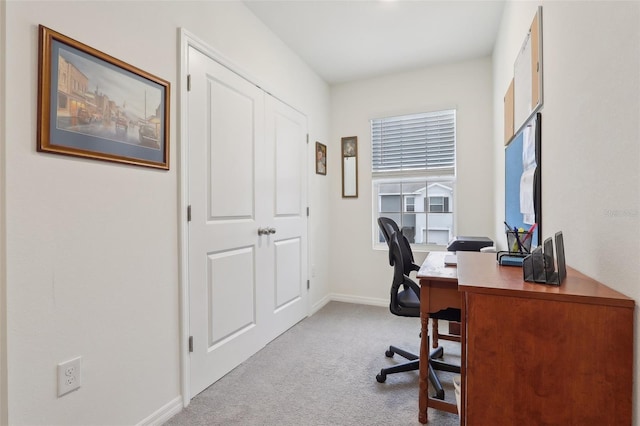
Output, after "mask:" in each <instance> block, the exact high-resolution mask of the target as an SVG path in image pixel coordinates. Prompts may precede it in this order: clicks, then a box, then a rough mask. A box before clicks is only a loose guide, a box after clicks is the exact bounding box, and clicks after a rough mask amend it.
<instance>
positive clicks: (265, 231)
mask: <svg viewBox="0 0 640 426" xmlns="http://www.w3.org/2000/svg"><path fill="white" fill-rule="evenodd" d="M268 234H269V228H258V235H268Z"/></svg>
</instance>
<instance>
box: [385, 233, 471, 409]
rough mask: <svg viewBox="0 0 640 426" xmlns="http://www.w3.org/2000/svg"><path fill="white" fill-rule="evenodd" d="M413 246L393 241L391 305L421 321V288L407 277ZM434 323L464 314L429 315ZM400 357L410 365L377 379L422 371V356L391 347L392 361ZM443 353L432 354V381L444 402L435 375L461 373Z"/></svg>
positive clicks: (454, 311)
mask: <svg viewBox="0 0 640 426" xmlns="http://www.w3.org/2000/svg"><path fill="white" fill-rule="evenodd" d="M407 247H409V242H408V241H407V240H406V238H405V237H404V236H403V235H402V234H401V233H399V232H396V233H394V234H393V235H392V236H391V238H390V240H389V252H390V259H391V260H392V265H393V267H394V268H393V270H394V274H393V282H392V284H391V303H390V304H389V310H390V311H391V313H393V314H395V315H398V316H404V317H416V318H420V287H419V286H418V285H417V284H416V283H415V282H414V281H413V280H412V279H411V278H409V277H408V276H407V275H405V274H404V270H405V265H404V263H405V262H409V261H410V258H409V256H408V255H406V250H407ZM429 316H430V317H431V318H432V319H433V320H434V321H437V320H440V319H443V320H445V319H446V320H449V321H460V310H459V309H453V308H448V309H444V310H442V311H439V312H435V313H432V314H430V315H429ZM394 354H398V355H400V356H402V357H403V358H405V359H407V360H408V362H406V363H403V364H398V365H394V366H392V367H388V368H383V369H382V370H380V373H379V374H378V375H376V380H377V381H378V382H379V383H383V382H385V381H386V379H387V375H388V374H394V373H401V372H406V371H414V370H418V369H419V368H420V359H419V356H418V355H416V354H413V353H411V352H408V351H405V350H403V349H400V348H398V347H395V346H389V349H388V350H387V351H386V352H385V355H386V356H388V357H392V356H393V355H394ZM442 356H443V349H442V347H438V348H436V349H434V350H432V351H431V353H430V354H429V380H430V382H431V384H432V385H433V387H434V389H435V395H434V397H435V398H439V399H444V389H443V388H442V384H441V383H440V380H439V379H438V376H437V375H436V373H435V371H436V370H440V371H449V372H453V373H460V366H456V365H452V364H448V363H445V362H443V361H440V360H439V359H438V358H442Z"/></svg>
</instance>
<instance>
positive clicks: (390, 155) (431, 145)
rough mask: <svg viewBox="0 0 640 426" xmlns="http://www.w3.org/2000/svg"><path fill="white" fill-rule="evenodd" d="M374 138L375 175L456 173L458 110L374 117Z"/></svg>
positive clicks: (373, 158)
mask: <svg viewBox="0 0 640 426" xmlns="http://www.w3.org/2000/svg"><path fill="white" fill-rule="evenodd" d="M371 137H372V148H373V152H372V172H373V173H374V174H377V175H381V174H385V173H388V172H400V173H402V172H417V171H421V172H423V173H424V172H425V171H426V172H427V173H426V174H428V175H432V174H439V175H453V174H454V173H455V152H456V149H455V148H456V147H455V145H456V111H455V110H446V111H437V112H428V113H419V114H411V115H403V116H398V117H387V118H380V119H374V120H371Z"/></svg>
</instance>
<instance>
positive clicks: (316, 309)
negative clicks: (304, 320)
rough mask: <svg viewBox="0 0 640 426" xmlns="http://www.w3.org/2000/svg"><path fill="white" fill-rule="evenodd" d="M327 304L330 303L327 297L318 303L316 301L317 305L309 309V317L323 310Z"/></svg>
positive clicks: (329, 298)
mask: <svg viewBox="0 0 640 426" xmlns="http://www.w3.org/2000/svg"><path fill="white" fill-rule="evenodd" d="M329 302H331V297H330V296H328V295H327V296H325V297H323V298H322V299H320V301H318V302H317V303H314V304H313V306H312V307H311V312H309V316H311V315H313V314H315V313H316V312H318V311H319V310H320V309H322V308H324V305H326V304H327V303H329Z"/></svg>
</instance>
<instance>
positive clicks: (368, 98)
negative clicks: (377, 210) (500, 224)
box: [327, 58, 494, 305]
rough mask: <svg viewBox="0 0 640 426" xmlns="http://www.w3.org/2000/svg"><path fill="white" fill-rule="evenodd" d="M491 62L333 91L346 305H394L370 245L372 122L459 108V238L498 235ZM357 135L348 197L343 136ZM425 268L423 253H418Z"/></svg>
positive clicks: (334, 271)
mask: <svg viewBox="0 0 640 426" xmlns="http://www.w3.org/2000/svg"><path fill="white" fill-rule="evenodd" d="M491 102H492V80H491V59H490V58H482V59H477V60H472V61H467V62H461V63H456V64H451V65H446V66H438V67H432V68H426V69H423V70H419V71H415V72H408V73H403V74H394V75H390V76H386V77H380V78H374V79H369V80H365V81H359V82H354V83H345V84H341V85H337V86H333V87H332V88H331V141H330V144H329V146H328V147H327V155H328V159H329V170H330V173H331V193H330V194H329V196H330V203H331V233H330V235H331V238H332V241H336V242H339V243H338V244H337V245H336V246H335V247H333V249H332V251H331V258H330V259H331V260H330V264H331V271H330V282H331V286H332V287H331V290H332V292H333V293H334V294H335V295H337V296H339V297H340V298H343V299H345V300H353V301H361V302H367V303H378V304H383V305H386V304H388V303H389V286H390V284H391V278H392V275H393V271H392V268H391V267H390V266H389V259H388V253H387V250H386V249H383V250H374V249H373V246H372V232H373V228H372V220H373V217H372V185H371V131H370V122H369V120H370V119H372V118H379V117H385V116H393V115H399V114H405V113H413V112H424V111H434V110H439V109H446V108H452V107H453V108H456V109H457V116H456V119H457V185H456V200H455V202H454V206H455V207H456V209H457V224H456V233H457V235H492V234H493V217H494V212H493V206H494V202H493V171H492V170H493V152H492V148H491V147H492V145H491V143H492V140H493V139H492V136H493V131H492V126H493V120H492V106H491V105H492V104H491ZM344 136H358V183H359V186H358V198H356V199H349V198H345V199H343V198H342V192H341V166H340V138H341V137H344ZM414 255H415V257H416V261H417V262H422V261H423V260H424V257H425V253H414Z"/></svg>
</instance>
